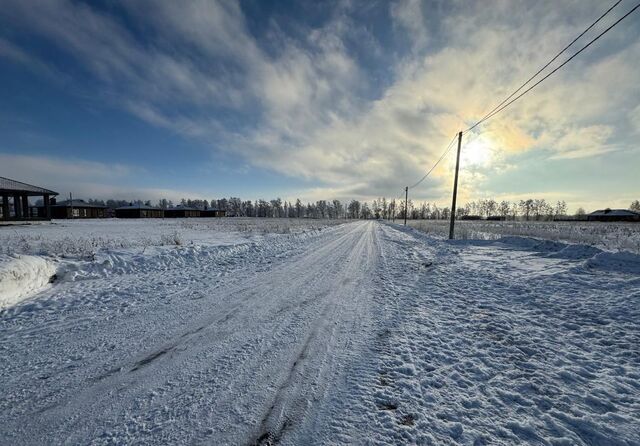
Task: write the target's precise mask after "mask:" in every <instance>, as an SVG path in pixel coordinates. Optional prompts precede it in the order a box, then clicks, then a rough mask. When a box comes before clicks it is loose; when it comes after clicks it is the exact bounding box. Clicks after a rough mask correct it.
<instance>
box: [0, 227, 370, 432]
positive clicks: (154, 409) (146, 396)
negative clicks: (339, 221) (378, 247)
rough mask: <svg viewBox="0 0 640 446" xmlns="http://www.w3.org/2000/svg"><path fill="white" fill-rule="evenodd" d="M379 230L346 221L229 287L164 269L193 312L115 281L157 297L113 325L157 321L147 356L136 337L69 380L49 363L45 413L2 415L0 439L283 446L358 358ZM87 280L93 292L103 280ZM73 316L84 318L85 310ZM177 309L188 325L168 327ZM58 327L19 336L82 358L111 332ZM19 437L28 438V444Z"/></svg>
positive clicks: (128, 280)
mask: <svg viewBox="0 0 640 446" xmlns="http://www.w3.org/2000/svg"><path fill="white" fill-rule="evenodd" d="M376 228H377V227H376V225H375V224H374V223H354V224H350V225H345V226H343V227H340V228H336V229H335V230H331V231H327V233H326V234H324V235H322V236H321V237H319V238H317V239H315V240H310V241H301V242H300V243H299V244H298V247H299V248H298V249H299V252H298V253H297V254H295V255H293V256H290V257H288V258H280V259H275V261H274V262H273V263H272V264H271V265H269V266H266V265H265V264H264V263H260V264H258V266H255V265H253V264H251V263H250V262H247V263H244V265H245V268H246V271H239V270H238V271H236V272H235V273H234V275H233V277H231V278H230V279H231V280H229V283H231V286H230V287H228V288H225V287H217V288H215V289H210V288H208V287H207V283H206V282H198V281H197V280H195V276H193V277H192V275H195V274H199V273H200V272H199V271H193V270H190V269H189V268H188V267H183V268H181V269H175V270H171V271H166V272H165V277H166V278H163V281H169V280H170V279H171V277H176V279H177V278H178V277H180V276H182V277H187V278H189V282H188V283H189V287H190V288H189V292H187V293H185V294H186V295H188V294H190V293H194V292H195V293H198V294H200V295H202V299H200V300H199V301H197V302H196V303H189V305H188V306H187V305H184V304H182V301H177V300H172V301H171V302H172V306H171V307H163V306H162V305H163V303H162V302H163V299H164V298H166V295H163V294H162V293H163V291H162V289H161V288H149V287H148V283H147V282H144V281H140V280H139V279H138V277H136V276H131V277H127V276H126V275H124V276H120V277H118V288H117V289H112V290H110V291H108V292H111V293H113V292H116V291H117V290H118V289H127V290H130V291H129V292H139V291H138V290H146V289H149V290H152V289H153V290H155V292H156V293H158V292H159V293H161V294H160V295H159V296H158V297H157V298H156V297H153V296H149V301H148V302H142V303H141V304H142V305H144V306H143V307H141V310H140V311H137V312H135V313H132V315H131V316H129V319H128V320H122V319H119V320H118V322H119V325H122V323H124V322H126V328H127V331H126V332H125V334H129V333H130V334H135V332H136V329H135V327H136V326H138V325H140V326H142V325H145V326H148V324H153V325H154V326H155V327H156V328H154V329H153V330H152V331H149V330H148V329H147V330H146V333H147V335H146V338H147V339H148V340H149V341H150V342H149V343H148V344H147V345H145V346H144V348H143V349H140V348H139V347H136V345H138V346H139V345H141V344H140V342H139V341H138V340H136V343H135V344H133V346H132V347H128V346H127V345H126V344H124V343H123V344H119V347H116V349H115V350H113V351H114V352H115V353H116V354H115V355H114V354H111V353H108V352H107V353H108V354H107V355H102V356H101V355H94V356H93V358H94V359H97V360H98V361H100V360H101V361H103V362H101V363H98V364H91V367H90V368H87V369H86V370H84V369H75V370H77V372H74V373H73V374H71V375H70V374H68V373H66V374H65V373H64V370H65V368H64V367H65V364H64V363H65V362H66V361H65V359H66V358H65V357H60V358H59V359H58V363H57V364H56V365H55V368H56V369H58V370H59V373H55V372H54V370H52V371H51V373H52V374H51V378H49V379H48V382H47V385H48V386H51V387H52V390H54V393H52V394H51V395H50V396H48V397H47V398H45V400H46V401H44V400H43V402H42V404H41V406H43V407H45V408H46V410H44V411H42V412H41V413H39V414H35V415H34V416H32V417H19V418H11V419H9V422H8V425H5V426H4V427H2V431H0V438H1V437H3V435H2V432H4V433H5V434H7V435H8V434H9V433H10V435H11V437H6V438H12V440H13V441H12V443H15V444H25V443H26V444H29V443H32V444H33V443H38V442H46V439H48V438H60V439H61V441H66V442H69V443H83V442H87V441H88V440H89V439H94V440H95V442H97V443H131V442H136V443H141V444H152V443H157V442H163V443H192V442H208V443H212V442H213V443H216V444H237V443H238V439H240V438H245V439H246V443H250V442H252V441H253V440H252V439H256V440H257V439H258V438H259V437H260V436H262V435H263V434H264V433H266V431H270V432H276V433H278V432H279V434H278V437H279V438H280V440H283V441H284V439H285V438H286V439H287V440H286V441H285V442H288V441H290V440H289V438H294V437H295V436H296V435H297V432H298V431H300V429H303V428H304V427H305V426H307V425H309V423H310V421H312V420H310V418H312V417H310V414H311V413H313V411H315V410H317V408H318V407H321V406H322V405H323V404H324V403H323V401H324V395H325V392H326V390H327V387H328V386H329V383H334V382H335V380H336V379H337V377H338V376H339V375H340V373H341V370H342V367H343V366H344V364H345V362H347V361H348V360H349V358H350V357H351V356H352V355H354V354H355V352H352V351H351V350H352V349H354V347H355V346H356V345H357V342H354V341H353V340H352V339H350V337H351V336H356V337H357V336H359V334H358V333H361V332H362V330H365V329H367V323H368V322H367V321H368V316H367V312H366V309H367V307H368V306H369V303H370V285H369V282H370V281H371V273H372V268H373V267H374V266H375V261H376V260H375V256H371V253H372V252H374V250H375V248H374V246H373V245H374V244H375V243H376V240H377V239H376V238H375V232H376V231H377V229H376ZM372 258H373V260H372ZM201 266H202V265H198V270H200V269H201ZM91 282H92V283H91V286H92V287H98V286H101V284H102V283H103V282H101V279H96V280H92V281H91ZM86 286H87V284H86V283H84V284H83V283H76V284H70V285H68V288H67V289H66V290H65V292H66V293H69V294H70V295H73V294H74V293H81V292H82V291H83V289H85V288H83V287H86ZM189 302H191V301H189ZM185 303H187V302H185ZM109 304H112V305H117V301H116V300H115V299H112V300H109V301H107V302H105V312H106V313H105V314H109V311H110V308H109V306H108V305H109ZM158 305H160V306H158ZM176 305H177V306H176ZM147 309H148V311H146V310H147ZM194 309H197V310H199V311H198V312H194ZM76 311H77V312H78V313H79V316H80V315H81V313H82V311H84V308H82V307H79V308H78V309H77V310H76ZM167 312H170V313H167ZM172 312H174V313H175V315H176V316H177V317H179V318H180V320H182V321H185V324H184V325H176V324H175V323H174V324H172V327H173V328H171V329H168V328H167V327H163V323H164V322H165V321H167V320H168V319H167V316H168V314H171V313H172ZM78 320H79V319H78ZM89 321H90V319H87V323H89ZM59 323H60V324H67V326H68V327H70V330H69V329H65V330H59V329H58V327H59V325H58V322H56V321H53V320H51V321H50V322H48V324H47V325H46V327H45V326H43V327H41V328H40V329H39V330H38V331H37V332H36V331H33V332H30V333H32V334H30V335H29V337H27V336H23V337H22V338H21V339H23V340H25V341H27V340H29V339H32V340H33V341H37V340H38V339H42V337H46V336H47V334H48V333H50V332H52V331H53V332H56V333H57V335H58V336H59V337H61V338H63V339H64V342H61V341H60V340H59V339H58V340H56V344H55V345H61V344H62V345H64V346H65V348H68V349H69V351H74V350H75V351H78V352H81V351H82V350H83V349H84V348H85V347H84V346H85V345H87V346H91V345H95V344H97V343H101V342H103V341H102V339H103V338H108V337H109V333H108V331H103V332H100V330H97V331H88V330H87V331H84V330H83V331H81V333H82V335H83V337H81V338H78V337H75V335H74V330H75V331H78V330H79V328H80V327H74V326H73V325H70V324H69V323H68V322H66V321H62V320H61V321H59ZM103 325H104V327H108V325H107V324H103ZM104 329H105V328H103V330H104ZM106 329H108V328H106ZM154 332H155V333H156V335H155V336H154V335H153V333H154ZM120 339H123V340H124V339H126V337H121V338H120ZM91 348H93V347H91ZM118 349H123V351H122V352H119V350H118ZM74 354H75V353H74ZM79 355H80V353H79ZM101 358H103V359H101ZM71 365H73V363H71ZM72 370H73V369H72ZM89 370H90V371H97V370H102V372H99V373H95V372H90V371H89ZM88 371H89V372H88ZM48 373H49V372H48ZM69 378H71V380H69ZM13 379H15V380H16V382H20V381H23V382H25V383H27V382H28V381H24V377H22V378H21V377H17V376H16V377H14V378H13ZM18 385H19V384H18ZM35 392H38V390H35ZM26 403H27V404H28V401H27V402H26ZM271 406H274V408H275V409H274V410H273V411H270V409H269V408H270V407H271ZM263 420H264V422H263ZM287 420H289V421H287ZM283 427H284V428H283ZM24 432H30V436H29V438H28V439H27V438H26V437H23V436H22V435H23V433H24Z"/></svg>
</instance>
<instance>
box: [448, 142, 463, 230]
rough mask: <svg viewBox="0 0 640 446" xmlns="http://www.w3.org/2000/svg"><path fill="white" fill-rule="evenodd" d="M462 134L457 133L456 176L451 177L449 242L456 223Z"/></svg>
mask: <svg viewBox="0 0 640 446" xmlns="http://www.w3.org/2000/svg"><path fill="white" fill-rule="evenodd" d="M461 146H462V132H459V133H458V155H457V156H456V174H455V176H454V177H453V201H452V202H451V223H450V224H449V240H453V226H454V224H455V221H456V198H457V196H458V169H459V167H460V147H461Z"/></svg>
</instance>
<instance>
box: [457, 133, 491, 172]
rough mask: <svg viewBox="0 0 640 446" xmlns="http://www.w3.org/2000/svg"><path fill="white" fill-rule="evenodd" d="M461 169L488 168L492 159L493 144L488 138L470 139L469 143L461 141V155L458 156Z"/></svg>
mask: <svg viewBox="0 0 640 446" xmlns="http://www.w3.org/2000/svg"><path fill="white" fill-rule="evenodd" d="M460 158H461V159H460V162H461V165H462V167H463V168H464V166H467V167H471V166H473V167H489V165H490V164H491V160H492V158H493V144H492V141H491V139H490V138H489V137H486V136H484V135H483V136H479V137H477V138H474V137H473V136H472V137H471V141H469V142H466V143H465V141H464V140H463V141H462V153H461V154H460Z"/></svg>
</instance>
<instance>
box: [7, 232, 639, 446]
mask: <svg viewBox="0 0 640 446" xmlns="http://www.w3.org/2000/svg"><path fill="white" fill-rule="evenodd" d="M237 222H238V223H234V221H233V220H231V219H227V220H226V221H224V222H223V223H220V224H223V225H229V226H228V228H227V230H219V231H218V232H216V233H214V234H209V232H212V231H213V229H212V228H208V229H205V230H202V229H197V228H195V229H194V228H187V229H185V230H184V231H183V232H181V233H180V237H181V240H180V242H179V243H171V242H168V243H165V242H164V241H163V239H162V237H161V236H162V235H163V234H168V235H172V234H174V231H175V230H176V227H173V226H170V227H167V228H165V227H164V226H162V224H163V221H161V220H158V221H157V222H155V223H154V222H147V226H146V229H145V225H144V224H142V223H139V222H123V223H122V224H123V226H120V227H118V226H117V225H113V226H109V223H110V222H108V221H102V222H93V223H92V222H71V223H70V224H69V226H67V230H59V227H58V226H56V225H51V226H48V227H41V228H37V227H35V226H34V227H30V228H26V229H25V230H24V233H23V234H31V235H29V236H28V237H26V236H25V237H24V239H25V240H26V243H28V246H27V244H25V241H24V240H22V241H20V243H23V245H22V248H21V249H24V250H23V251H18V249H19V248H16V247H15V244H14V241H13V240H11V241H10V243H11V246H12V248H11V249H12V251H10V252H8V253H7V252H5V253H4V254H3V256H4V257H3V260H2V261H3V262H4V263H5V264H6V263H7V262H6V260H7V259H14V260H15V259H17V258H20V259H27V261H28V262H31V261H37V259H40V260H43V261H48V262H52V263H53V265H54V267H55V272H56V276H57V277H56V280H55V281H54V282H53V283H51V284H48V283H47V284H44V285H41V286H40V287H35V286H33V287H31V288H30V289H29V290H27V291H26V292H25V294H24V296H23V297H22V298H21V299H20V301H16V302H14V303H12V304H10V305H7V306H6V307H5V308H4V310H0V357H1V358H2V361H0V383H1V384H0V386H1V389H0V390H1V394H2V398H0V420H1V421H2V423H0V444H12V445H13V444H17V445H20V444H61V443H65V444H87V443H91V444H132V443H135V444H194V443H195V444H242V445H246V444H381V445H382V444H394V445H395V444H436V445H439V444H477V445H481V444H491V445H494V444H498V445H512V444H554V445H599V444H607V445H636V444H640V429H638V420H640V256H638V255H636V254H633V253H630V252H611V251H602V250H600V249H598V248H596V247H594V246H587V245H578V244H564V243H559V242H554V241H541V240H536V239H532V238H524V237H506V238H502V239H499V240H483V241H471V240H456V241H453V242H449V241H446V240H442V239H440V238H433V237H430V236H428V235H426V234H424V233H421V232H419V231H416V230H414V229H411V228H403V227H401V226H394V225H391V224H386V223H381V222H373V221H369V222H354V223H349V224H343V225H335V226H331V227H329V226H325V225H323V223H318V222H312V221H309V222H295V223H282V222H280V221H277V220H273V221H272V222H273V223H270V222H268V221H266V222H264V223H262V222H261V221H260V220H258V221H257V222H254V223H253V224H254V225H255V226H256V227H257V226H260V227H261V229H256V228H255V227H253V229H251V230H234V226H233V225H234V224H242V221H241V220H237ZM113 223H115V222H113ZM181 223H185V224H187V225H189V224H191V221H186V222H180V221H176V222H170V223H169V224H170V225H181ZM92 224H95V225H97V226H100V225H105V226H102V227H101V229H100V231H96V232H92V231H90V230H88V229H87V228H89V227H91V226H92ZM139 224H140V225H141V226H137V225H139ZM205 224H207V223H205ZM211 224H212V225H214V224H218V223H211ZM269 224H281V225H283V224H287V225H290V226H289V227H292V229H291V230H289V229H283V230H278V231H275V232H280V233H272V232H269V231H267V230H264V225H269ZM294 224H298V225H300V226H299V227H297V228H295V227H293V225H294ZM73 225H78V226H73ZM314 225H315V226H314ZM80 226H82V227H83V228H84V229H83V230H78V227H80ZM216 228H217V227H216ZM0 229H2V230H4V228H0ZM68 229H76V231H74V232H73V233H70V232H69V230H68ZM192 230H193V231H194V232H193V235H189V234H190V232H189V231H192ZM40 231H42V232H41V233H40ZM56 231H59V232H56ZM88 233H91V235H88ZM99 233H101V234H103V235H104V236H105V240H109V241H108V242H105V244H104V245H98V246H96V247H93V248H91V249H90V250H88V249H86V248H82V249H75V248H74V249H73V250H68V251H60V250H56V249H53V248H52V246H53V247H55V246H58V245H51V244H47V243H49V242H50V241H51V240H66V237H71V240H73V239H83V240H91V239H95V237H96V235H95V234H99ZM2 234H3V236H6V235H7V234H6V233H2ZM39 234H40V235H44V234H47V236H46V237H42V238H39ZM83 234H84V235H83ZM141 237H146V238H145V240H152V241H153V242H152V243H151V242H147V241H144V242H140V243H139V240H140V238H141ZM3 240H4V241H5V243H6V241H7V240H9V239H8V238H5V239H3ZM63 245H64V244H63ZM80 245H81V246H87V245H86V244H84V243H81V244H80ZM3 246H4V247H5V248H6V247H7V246H6V245H3ZM63 249H64V248H63ZM18 253H22V254H27V256H22V257H21V256H19V255H18ZM43 268H44V267H43ZM46 274H49V273H45V275H46ZM0 277H2V276H0ZM16 280H20V279H16ZM12 283H13V284H14V285H15V280H14V281H13V282H12ZM3 286H4V281H0V289H2V287H3ZM14 288H15V287H14ZM7 289H8V288H7Z"/></svg>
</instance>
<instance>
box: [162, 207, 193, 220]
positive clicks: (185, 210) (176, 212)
mask: <svg viewBox="0 0 640 446" xmlns="http://www.w3.org/2000/svg"><path fill="white" fill-rule="evenodd" d="M200 212H201V211H200V209H196V208H192V207H189V206H182V205H178V206H174V207H171V208H167V209H165V210H164V216H165V217H166V218H191V217H200Z"/></svg>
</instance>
